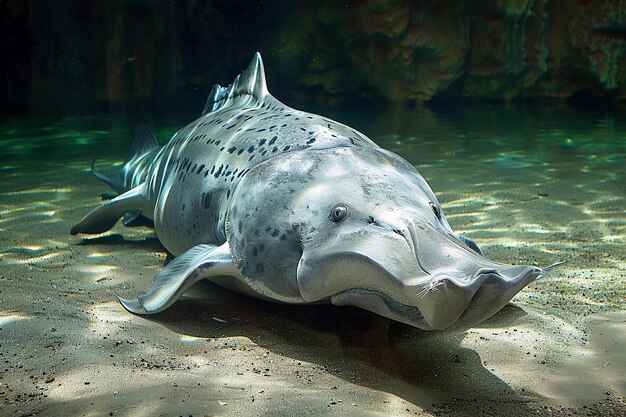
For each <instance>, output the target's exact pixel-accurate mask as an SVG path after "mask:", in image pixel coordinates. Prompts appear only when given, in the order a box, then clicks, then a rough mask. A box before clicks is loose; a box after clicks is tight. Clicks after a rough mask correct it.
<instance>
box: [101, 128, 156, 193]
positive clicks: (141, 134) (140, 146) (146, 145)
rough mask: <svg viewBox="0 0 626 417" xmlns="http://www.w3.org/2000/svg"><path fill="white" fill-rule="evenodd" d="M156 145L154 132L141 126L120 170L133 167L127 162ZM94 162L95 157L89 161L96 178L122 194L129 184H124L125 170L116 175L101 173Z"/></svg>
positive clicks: (126, 174)
mask: <svg viewBox="0 0 626 417" xmlns="http://www.w3.org/2000/svg"><path fill="white" fill-rule="evenodd" d="M158 147H159V144H158V143H157V140H156V137H155V136H154V133H152V131H151V130H150V129H148V128H146V127H144V128H141V129H140V130H139V131H138V132H137V134H136V135H135V139H133V143H132V144H131V145H130V148H129V149H128V152H127V153H126V158H125V159H124V167H125V168H122V170H123V171H124V170H126V171H127V170H128V169H133V167H132V166H131V167H129V166H128V164H129V163H132V161H133V159H135V158H137V157H138V156H141V155H143V154H145V153H148V152H150V151H151V150H153V149H155V148H158ZM95 164H96V158H94V159H93V161H92V163H91V173H92V174H93V175H94V176H95V177H96V178H98V179H99V180H100V181H102V182H104V183H105V184H107V185H108V186H109V187H111V188H112V189H114V190H115V192H117V193H118V194H122V193H123V192H125V191H126V190H127V189H128V187H129V184H126V183H125V182H126V181H124V179H125V177H127V176H128V173H127V172H126V173H125V174H123V173H119V174H118V175H117V176H115V175H107V174H102V173H100V172H97V171H96V170H95V169H94V167H95Z"/></svg>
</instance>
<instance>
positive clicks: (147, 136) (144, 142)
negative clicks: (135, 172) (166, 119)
mask: <svg viewBox="0 0 626 417" xmlns="http://www.w3.org/2000/svg"><path fill="white" fill-rule="evenodd" d="M158 147H159V144H158V142H157V140H156V137H155V136H154V133H152V130H150V129H148V128H147V127H143V128H141V129H139V131H138V132H137V134H136V135H135V139H133V143H132V144H131V145H130V148H129V149H128V153H127V154H126V159H125V160H124V165H126V164H127V163H129V162H130V161H132V160H133V158H136V157H137V156H139V155H143V154H144V153H148V152H150V151H151V150H153V149H154V148H158Z"/></svg>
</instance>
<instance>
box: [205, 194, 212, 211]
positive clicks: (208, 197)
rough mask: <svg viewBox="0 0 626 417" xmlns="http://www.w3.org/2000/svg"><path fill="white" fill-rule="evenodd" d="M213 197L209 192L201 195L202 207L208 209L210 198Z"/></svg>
mask: <svg viewBox="0 0 626 417" xmlns="http://www.w3.org/2000/svg"><path fill="white" fill-rule="evenodd" d="M212 197H213V194H211V193H206V194H203V195H202V207H204V208H205V209H208V208H209V206H211V198H212Z"/></svg>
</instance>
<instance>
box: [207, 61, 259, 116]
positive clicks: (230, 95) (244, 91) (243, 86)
mask: <svg viewBox="0 0 626 417" xmlns="http://www.w3.org/2000/svg"><path fill="white" fill-rule="evenodd" d="M268 94H269V92H268V91H267V84H266V82H265V69H264V68H263V60H262V59H261V54H260V53H258V52H257V53H255V54H254V57H253V58H252V61H251V62H250V65H248V68H246V70H245V71H243V72H242V73H241V74H240V75H238V76H237V77H235V80H234V81H233V83H232V84H231V85H229V86H228V87H221V86H219V85H217V84H215V85H214V86H213V88H212V89H211V92H210V93H209V97H208V98H207V101H206V104H205V105H204V109H203V110H202V115H205V114H207V113H211V112H214V111H216V110H219V109H223V108H225V107H228V106H231V105H233V103H234V102H235V100H236V99H237V98H239V97H241V96H244V97H246V98H248V99H249V101H250V102H251V103H257V104H260V103H263V100H264V99H265V96H267V95H268ZM237 102H238V103H239V104H241V102H240V101H237Z"/></svg>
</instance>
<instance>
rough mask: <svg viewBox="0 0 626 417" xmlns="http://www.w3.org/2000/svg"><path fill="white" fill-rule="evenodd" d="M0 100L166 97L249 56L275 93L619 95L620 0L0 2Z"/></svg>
mask: <svg viewBox="0 0 626 417" xmlns="http://www.w3.org/2000/svg"><path fill="white" fill-rule="evenodd" d="M0 10H1V11H2V15H3V16H4V17H3V19H1V20H0V34H2V39H3V42H2V43H1V44H0V53H1V54H2V55H3V57H5V58H6V61H5V62H6V64H5V65H3V66H0V74H1V75H2V78H1V79H0V82H1V84H0V99H1V102H0V104H2V105H3V107H7V106H12V105H16V106H20V105H22V106H24V105H25V106H29V105H30V106H33V105H36V104H39V105H42V104H43V105H58V104H63V103H73V104H74V105H76V104H77V103H78V104H79V105H80V106H83V105H88V104H89V103H94V102H100V103H101V102H107V103H127V102H130V101H137V100H138V101H142V100H163V99H166V98H168V97H172V96H174V95H176V94H177V93H178V92H180V91H181V90H185V89H187V90H190V89H193V88H198V89H201V90H203V91H204V90H207V91H208V89H209V88H210V86H211V84H213V83H215V82H221V83H226V82H229V81H230V80H231V79H232V76H233V74H234V73H236V72H237V71H239V70H240V69H241V68H243V66H245V65H246V63H247V61H248V60H249V59H250V56H251V55H252V53H253V52H254V51H255V50H260V51H261V52H262V53H263V55H264V58H265V60H266V62H267V66H268V73H269V74H270V75H271V76H272V77H273V78H274V80H275V82H273V83H272V84H273V86H274V87H273V88H274V89H275V88H283V89H287V88H288V89H295V90H296V91H301V92H303V93H305V94H309V95H310V94H324V95H329V96H340V97H345V96H350V97H351V96H355V95H356V96H360V97H361V96H363V97H370V98H383V99H386V100H389V101H393V102H415V103H418V104H420V103H424V102H427V101H428V100H431V99H433V98H434V97H435V98H447V97H454V98H470V99H495V100H513V99H518V98H536V97H539V98H544V97H549V98H569V97H572V96H575V95H577V94H579V93H584V94H585V95H596V96H600V97H603V98H607V99H612V100H624V99H625V98H626V82H625V81H626V62H625V61H626V57H625V55H626V54H625V52H626V0H354V1H315V0H303V1H299V2H283V1H280V0H268V1H265V2H254V1H243V0H231V1H228V0H213V1H210V2H208V1H207V2H204V1H199V0H180V1H178V2H171V1H167V0H155V1H136V2H127V1H123V0H111V1H108V2H106V3H102V2H99V1H97V0H82V1H78V0H77V1H68V2H64V3H63V4H62V5H61V4H57V3H56V2H52V1H50V0H31V1H11V0H0Z"/></svg>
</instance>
